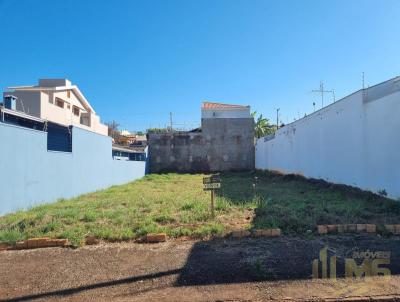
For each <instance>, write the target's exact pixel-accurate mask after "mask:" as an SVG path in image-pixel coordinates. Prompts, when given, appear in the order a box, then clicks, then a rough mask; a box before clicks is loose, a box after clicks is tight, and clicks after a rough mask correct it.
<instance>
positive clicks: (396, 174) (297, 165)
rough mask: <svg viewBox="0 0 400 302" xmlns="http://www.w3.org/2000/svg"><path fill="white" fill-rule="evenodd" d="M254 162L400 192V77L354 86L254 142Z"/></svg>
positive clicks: (259, 166) (375, 189) (394, 193)
mask: <svg viewBox="0 0 400 302" xmlns="http://www.w3.org/2000/svg"><path fill="white" fill-rule="evenodd" d="M256 168H257V169H264V170H275V171H279V172H282V173H296V174H301V175H304V176H305V177H309V178H317V179H324V180H326V181H329V182H333V183H339V184H346V185H351V186H355V187H359V188H361V189H365V190H369V191H373V192H378V191H380V190H385V191H386V192H387V194H388V196H389V197H391V198H395V199H399V198H400V81H399V78H395V79H392V80H389V81H387V82H384V83H382V84H379V85H376V86H373V87H371V88H368V89H366V90H364V91H363V90H361V91H358V92H356V93H354V94H352V95H350V96H348V97H346V98H344V99H342V100H340V101H338V102H336V103H334V104H332V105H329V106H327V107H325V108H323V109H321V110H319V111H317V112H315V113H313V114H311V115H309V116H307V117H305V118H303V119H301V120H298V121H296V122H294V123H291V124H289V125H287V126H285V127H283V128H281V129H279V130H278V131H277V133H276V134H275V137H274V138H268V137H265V138H260V139H258V140H257V143H256Z"/></svg>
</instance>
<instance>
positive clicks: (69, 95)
mask: <svg viewBox="0 0 400 302" xmlns="http://www.w3.org/2000/svg"><path fill="white" fill-rule="evenodd" d="M70 97H71V91H70V90H67V98H70Z"/></svg>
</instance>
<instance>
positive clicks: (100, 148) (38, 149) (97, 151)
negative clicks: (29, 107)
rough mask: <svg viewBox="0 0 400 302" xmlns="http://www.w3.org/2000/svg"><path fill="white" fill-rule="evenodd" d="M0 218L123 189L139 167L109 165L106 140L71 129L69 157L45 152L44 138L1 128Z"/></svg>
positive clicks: (33, 132) (28, 131)
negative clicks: (27, 209) (59, 200)
mask: <svg viewBox="0 0 400 302" xmlns="http://www.w3.org/2000/svg"><path fill="white" fill-rule="evenodd" d="M0 140H1V143H0V146H1V147H0V215H2V214H5V213H8V212H12V211H15V210H18V209H23V208H27V207H30V206H33V205H36V204H40V203H45V202H53V201H56V200H57V199H60V198H71V197H75V196H78V195H80V194H83V193H88V192H92V191H96V190H99V189H104V188H107V187H109V186H112V185H119V184H124V183H127V182H130V181H133V180H135V179H138V178H141V177H143V176H144V174H145V166H146V163H145V162H144V161H118V160H113V159H112V151H111V148H112V145H111V138H110V137H107V136H103V135H99V134H96V133H93V132H89V131H86V130H83V129H80V128H76V127H73V128H72V152H57V151H48V145H47V132H43V131H37V130H33V129H28V128H24V127H19V126H14V125H9V124H5V123H0Z"/></svg>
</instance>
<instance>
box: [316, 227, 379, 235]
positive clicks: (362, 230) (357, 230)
mask: <svg viewBox="0 0 400 302" xmlns="http://www.w3.org/2000/svg"><path fill="white" fill-rule="evenodd" d="M317 232H318V234H320V235H324V234H338V233H371V234H375V233H376V225H375V224H326V225H317Z"/></svg>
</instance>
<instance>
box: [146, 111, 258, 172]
mask: <svg viewBox="0 0 400 302" xmlns="http://www.w3.org/2000/svg"><path fill="white" fill-rule="evenodd" d="M149 169H150V172H152V173H158V172H167V171H173V172H210V171H232V170H252V169H254V120H253V119H252V118H218V119H208V118H206V119H202V131H201V132H193V133H191V132H183V133H182V132H180V133H166V134H149Z"/></svg>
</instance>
